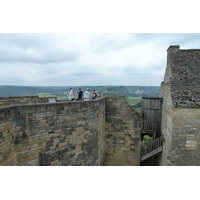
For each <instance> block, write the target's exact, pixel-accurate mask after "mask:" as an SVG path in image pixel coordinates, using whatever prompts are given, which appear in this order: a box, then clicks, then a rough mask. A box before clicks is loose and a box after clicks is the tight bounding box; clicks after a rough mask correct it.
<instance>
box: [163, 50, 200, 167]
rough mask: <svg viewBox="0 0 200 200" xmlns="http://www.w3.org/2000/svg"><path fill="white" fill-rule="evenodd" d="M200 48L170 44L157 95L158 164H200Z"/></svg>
mask: <svg viewBox="0 0 200 200" xmlns="http://www.w3.org/2000/svg"><path fill="white" fill-rule="evenodd" d="M199 74H200V50H199V49H192V50H181V49H179V46H170V47H169V49H168V54H167V68H166V73H165V78H164V81H163V82H162V83H161V88H160V93H159V97H160V98H163V109H162V112H163V115H162V134H163V135H164V138H165V140H164V142H163V152H162V154H161V159H160V165H164V166H190V165H191V166H195V165H200V159H199V158H200V120H199V119H200V79H199Z"/></svg>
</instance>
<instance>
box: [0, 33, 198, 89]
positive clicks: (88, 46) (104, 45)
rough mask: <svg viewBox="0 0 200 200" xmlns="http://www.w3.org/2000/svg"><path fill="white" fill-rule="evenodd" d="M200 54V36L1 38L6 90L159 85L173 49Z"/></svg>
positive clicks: (0, 63)
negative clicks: (170, 48)
mask: <svg viewBox="0 0 200 200" xmlns="http://www.w3.org/2000/svg"><path fill="white" fill-rule="evenodd" d="M170 45H180V48H181V49H193V48H198V49H200V34H181V33H175V34H169V33H168V34H164V33H160V34H153V33H152V34H150V33H149V34H147V33H143V34H140V33H128V34H125V33H119V34H117V33H107V34H106V33H105V34H103V33H99V34H98V33H93V34H72V33H66V34H64V33H62V34H55V33H52V34H45V33H40V34H39V33H38V34H37V33H33V34H29V33H22V34H18V33H8V34H7V33H1V34H0V70H1V73H0V85H27V86H28V85H32V86H66V85H67V86H70V85H72V86H78V85H144V86H159V85H160V82H161V81H162V80H163V78H164V73H165V68H166V61H167V60H166V56H167V52H166V50H167V48H168V47H169V46H170Z"/></svg>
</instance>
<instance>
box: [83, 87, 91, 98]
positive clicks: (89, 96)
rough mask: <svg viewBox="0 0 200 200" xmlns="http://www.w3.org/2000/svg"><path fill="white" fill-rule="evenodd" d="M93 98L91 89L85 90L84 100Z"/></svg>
mask: <svg viewBox="0 0 200 200" xmlns="http://www.w3.org/2000/svg"><path fill="white" fill-rule="evenodd" d="M91 99H92V96H91V94H90V89H89V88H87V89H86V91H85V92H84V101H87V100H91Z"/></svg>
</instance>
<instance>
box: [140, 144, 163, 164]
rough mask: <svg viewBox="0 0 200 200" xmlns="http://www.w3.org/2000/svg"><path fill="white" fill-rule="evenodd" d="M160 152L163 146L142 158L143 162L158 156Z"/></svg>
mask: <svg viewBox="0 0 200 200" xmlns="http://www.w3.org/2000/svg"><path fill="white" fill-rule="evenodd" d="M160 152H162V146H161V147H159V148H157V149H155V150H153V151H152V152H150V153H148V154H146V155H144V156H142V157H141V161H143V160H146V159H148V158H150V157H152V156H154V155H156V154H158V153H160Z"/></svg>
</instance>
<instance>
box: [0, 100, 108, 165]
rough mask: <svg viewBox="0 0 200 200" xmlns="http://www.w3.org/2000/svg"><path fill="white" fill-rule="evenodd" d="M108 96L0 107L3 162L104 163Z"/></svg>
mask: <svg viewBox="0 0 200 200" xmlns="http://www.w3.org/2000/svg"><path fill="white" fill-rule="evenodd" d="M104 138H105V98H99V99H98V100H94V101H90V102H89V101H88V102H86V101H85V102H67V103H47V104H33V105H18V106H6V107H1V108H0V165H23V166H26V165H84V166H88V165H92V166H94V165H102V163H103V159H104V149H105V147H104V146H105V143H104V141H105V139H104Z"/></svg>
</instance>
